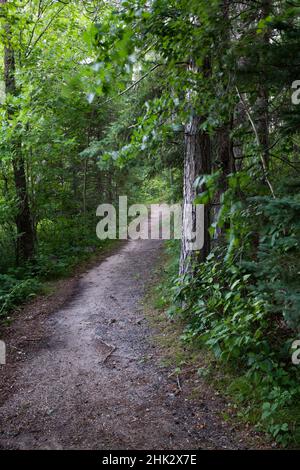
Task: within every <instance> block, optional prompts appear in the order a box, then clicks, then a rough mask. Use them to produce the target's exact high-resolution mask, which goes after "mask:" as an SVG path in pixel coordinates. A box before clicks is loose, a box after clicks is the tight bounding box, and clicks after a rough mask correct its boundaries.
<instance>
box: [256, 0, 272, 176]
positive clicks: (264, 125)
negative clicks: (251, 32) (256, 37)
mask: <svg viewBox="0 0 300 470" xmlns="http://www.w3.org/2000/svg"><path fill="white" fill-rule="evenodd" d="M271 11H272V0H263V1H262V7H261V15H260V19H265V18H267V17H268V16H269V15H270V14H271ZM269 43H270V32H269V31H268V29H266V31H265V32H264V33H263V34H262V36H261V47H262V48H265V47H266V46H268V44H269ZM260 62H261V67H260V68H261V70H260V74H261V76H260V79H259V84H258V97H257V100H256V108H257V115H258V119H257V123H256V125H257V131H258V136H259V142H260V145H261V147H262V152H263V156H264V161H265V164H266V168H268V167H269V160H270V152H269V147H270V142H269V126H270V122H269V120H270V117H269V90H268V86H267V85H266V83H265V78H266V73H267V70H266V67H267V64H265V63H264V54H261V57H260Z"/></svg>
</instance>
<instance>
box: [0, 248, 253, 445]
mask: <svg viewBox="0 0 300 470" xmlns="http://www.w3.org/2000/svg"><path fill="white" fill-rule="evenodd" d="M161 250H162V243H161V241H151V240H149V241H148V240H147V241H131V242H128V243H127V244H126V245H125V246H123V247H122V248H121V250H120V251H119V252H118V253H116V254H113V255H111V256H110V257H108V258H107V259H106V260H105V261H103V262H102V263H101V264H100V265H98V266H97V267H95V268H93V269H91V270H90V271H89V272H88V273H87V274H85V275H83V276H82V277H81V279H80V281H79V283H78V286H77V289H76V291H77V292H76V295H75V296H73V297H72V299H71V300H70V301H69V302H68V303H67V305H65V306H64V307H63V308H60V309H58V310H57V311H56V312H54V313H53V314H52V315H50V316H49V317H47V318H46V319H45V321H44V324H43V332H44V336H43V339H41V340H40V341H38V342H37V343H36V344H35V346H34V347H33V348H32V349H31V351H30V352H29V353H27V354H26V357H25V359H24V360H23V361H21V362H20V364H18V365H17V366H16V367H15V368H14V375H15V377H16V380H15V384H14V388H13V390H14V393H11V394H10V395H9V396H8V397H7V398H6V400H4V402H3V403H2V406H1V408H0V448H4V449H71V448H75V449H112V450H115V449H198V448H203V447H204V448H224V447H225V448H238V447H245V446H243V444H241V443H240V442H239V441H240V439H239V438H238V436H236V435H235V434H232V431H231V430H230V429H229V427H227V428H226V427H225V428H224V424H223V423H222V422H221V419H220V418H219V417H218V415H217V412H216V409H215V406H211V404H210V403H209V402H207V401H206V402H205V403H204V404H203V403H202V404H201V407H200V405H199V406H198V405H197V404H195V403H192V401H191V400H189V399H187V395H186V394H185V392H184V390H183V391H182V393H179V394H176V393H175V390H176V384H174V377H169V378H168V371H166V370H164V369H163V368H162V367H160V366H159V360H160V358H159V351H157V350H156V348H155V347H154V346H153V345H152V344H151V341H149V338H150V336H151V331H150V327H149V326H148V324H147V321H146V320H145V318H144V316H143V308H142V305H141V300H142V299H143V296H144V293H145V289H146V286H147V285H148V283H149V281H150V278H151V272H152V269H153V267H154V266H155V264H156V262H157V261H158V259H159V257H160V254H161ZM32 334H33V336H34V334H35V332H34V331H33V332H32ZM45 334H46V336H45ZM208 400H209V399H208ZM197 407H198V409H197ZM203 422H204V423H205V425H201V423H203Z"/></svg>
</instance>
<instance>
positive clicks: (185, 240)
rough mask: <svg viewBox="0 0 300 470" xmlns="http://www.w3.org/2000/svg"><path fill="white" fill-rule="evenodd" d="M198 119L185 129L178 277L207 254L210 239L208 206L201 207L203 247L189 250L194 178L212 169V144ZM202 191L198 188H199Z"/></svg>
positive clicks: (194, 190) (192, 120) (194, 193)
mask: <svg viewBox="0 0 300 470" xmlns="http://www.w3.org/2000/svg"><path fill="white" fill-rule="evenodd" d="M200 123H201V118H199V117H198V116H193V117H192V119H191V121H190V122H189V123H188V124H187V125H186V128H185V155H184V184H183V220H182V242H181V256H180V274H181V275H183V274H185V273H187V272H188V271H190V270H191V269H192V266H193V264H194V262H196V261H203V260H205V258H206V257H207V255H208V254H209V251H210V237H209V232H208V228H209V225H210V223H209V218H210V217H209V207H208V206H207V205H206V206H205V208H204V227H203V229H204V245H203V248H202V250H201V251H200V254H199V252H197V251H191V250H190V249H189V232H190V231H189V228H190V226H191V225H192V228H193V229H195V226H196V222H195V212H194V211H193V221H192V224H189V220H188V214H189V211H188V205H189V204H193V203H194V199H195V197H196V193H197V190H196V189H195V187H194V182H195V179H196V178H197V177H198V176H200V175H204V174H208V173H210V170H211V168H210V167H211V143H210V137H209V135H208V134H207V133H206V132H203V131H201V130H200ZM200 189H201V188H200Z"/></svg>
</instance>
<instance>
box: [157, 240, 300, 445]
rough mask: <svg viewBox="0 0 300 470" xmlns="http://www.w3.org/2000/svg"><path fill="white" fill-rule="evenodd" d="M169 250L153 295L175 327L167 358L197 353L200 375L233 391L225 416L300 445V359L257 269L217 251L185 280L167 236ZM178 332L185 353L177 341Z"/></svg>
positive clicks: (180, 360)
mask: <svg viewBox="0 0 300 470" xmlns="http://www.w3.org/2000/svg"><path fill="white" fill-rule="evenodd" d="M166 251H167V255H166V266H165V270H164V273H163V276H162V279H161V280H160V283H159V285H158V286H157V287H156V289H155V295H154V296H153V301H152V303H153V305H154V307H155V308H156V309H157V311H158V312H159V314H158V317H159V318H161V321H163V317H164V318H167V319H168V325H169V326H168V330H169V333H167V334H166V335H165V337H164V335H162V338H161V339H160V340H161V342H162V344H163V343H164V341H165V342H167V343H168V344H167V348H169V352H170V354H168V359H167V361H170V363H172V362H173V364H174V363H175V364H176V367H178V368H179V369H180V367H181V366H182V365H183V364H184V363H185V361H186V351H189V360H188V362H189V363H193V361H194V362H195V364H196V366H197V367H198V369H199V370H198V372H199V375H201V376H202V377H204V378H205V379H206V380H207V381H208V382H209V383H210V384H213V385H214V388H215V389H216V390H219V391H220V392H221V393H222V394H223V395H225V396H227V398H228V402H229V403H230V407H229V409H228V412H227V411H226V412H224V416H223V418H224V419H231V420H236V419H237V420H238V421H242V422H245V423H248V424H249V425H251V426H254V427H255V428H256V429H257V430H258V431H261V432H264V433H266V435H267V436H269V437H270V438H271V439H273V440H275V441H276V442H277V443H278V444H279V445H281V446H285V447H287V446H288V447H294V448H297V447H299V444H300V408H299V405H298V402H299V398H300V386H299V385H300V381H299V367H298V366H296V365H293V364H292V361H291V354H292V350H291V341H292V340H293V339H295V338H294V334H293V332H292V331H291V330H289V329H288V328H286V327H285V326H284V325H283V324H282V323H280V322H278V321H277V322H276V321H275V319H274V315H273V316H272V314H271V313H270V312H269V311H268V309H267V308H266V304H265V302H263V301H262V299H261V297H260V295H259V294H258V293H257V292H256V290H255V289H254V288H253V285H251V282H250V276H249V275H248V274H246V273H245V272H244V271H243V270H240V269H238V267H237V266H235V267H234V266H231V267H230V266H227V265H226V264H224V262H223V261H222V262H221V261H220V260H219V259H218V257H217V255H216V254H215V255H214V254H212V255H211V256H210V257H209V259H208V260H207V261H206V263H204V264H202V265H200V266H199V267H198V270H197V271H196V273H195V276H194V277H193V278H190V277H186V278H185V279H180V280H179V279H178V255H179V247H178V244H177V243H174V242H167V248H166ZM161 315H162V316H161ZM172 330H173V331H174V337H172ZM178 330H179V332H178ZM178 336H180V339H181V346H183V348H184V350H185V355H184V358H183V357H181V356H180V354H181V353H180V354H179V353H178V351H177V347H175V346H174V345H175V344H176V337H177V341H178ZM166 338H169V339H166ZM180 351H182V349H180ZM172 354H173V355H174V357H173V360H172ZM178 354H179V356H178ZM176 358H177V359H178V360H177V359H176ZM199 363H202V365H200V366H199Z"/></svg>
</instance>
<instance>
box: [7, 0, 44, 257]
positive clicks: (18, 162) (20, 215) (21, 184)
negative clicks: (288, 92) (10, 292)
mask: <svg viewBox="0 0 300 470" xmlns="http://www.w3.org/2000/svg"><path fill="white" fill-rule="evenodd" d="M6 3H8V2H7V0H0V4H2V5H5V4H6ZM5 34H6V38H5V39H6V40H5V46H4V83H5V93H6V95H11V96H18V89H17V84H16V64H15V54H14V49H13V46H12V44H11V28H10V25H9V23H7V24H6V25H5ZM14 113H15V110H14V108H13V106H12V105H11V104H9V105H8V118H9V119H12V118H13V116H14ZM11 152H12V166H13V174H14V182H15V188H16V195H17V200H18V207H17V214H16V226H17V253H16V259H17V263H18V264H22V263H24V262H26V261H28V260H30V259H32V257H33V255H34V246H35V236H34V229H33V224H32V218H31V212H30V206H29V198H28V189H27V180H26V171H25V161H24V157H23V154H22V143H21V139H20V137H19V136H18V135H15V136H14V138H13V139H12V141H11Z"/></svg>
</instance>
